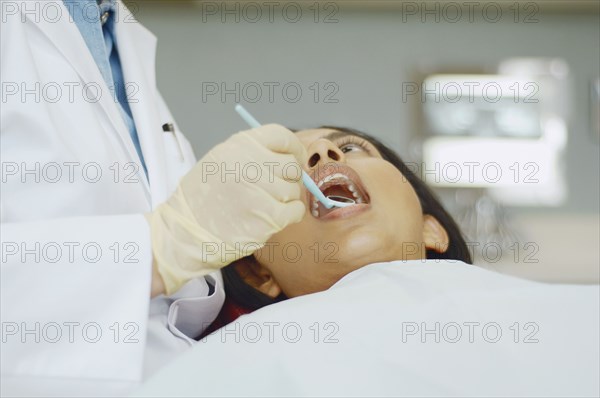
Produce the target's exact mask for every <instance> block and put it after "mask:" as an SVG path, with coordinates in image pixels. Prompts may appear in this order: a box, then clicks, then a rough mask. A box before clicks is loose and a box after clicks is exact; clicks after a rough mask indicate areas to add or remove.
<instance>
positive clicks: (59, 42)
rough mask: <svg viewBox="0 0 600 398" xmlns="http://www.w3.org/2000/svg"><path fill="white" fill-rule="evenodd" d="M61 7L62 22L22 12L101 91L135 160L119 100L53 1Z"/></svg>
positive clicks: (103, 104)
mask: <svg viewBox="0 0 600 398" xmlns="http://www.w3.org/2000/svg"><path fill="white" fill-rule="evenodd" d="M55 5H56V6H57V7H60V8H61V12H62V14H61V15H62V16H61V21H59V22H58V23H57V21H55V20H54V21H53V20H50V19H47V18H40V17H39V15H36V13H24V14H25V16H26V17H27V18H28V19H29V20H30V22H32V23H33V24H35V25H36V26H38V27H39V29H40V30H41V31H42V32H43V33H44V34H45V35H46V36H47V37H48V38H49V39H50V41H51V42H52V43H53V44H54V46H55V47H56V48H57V49H58V50H59V51H60V52H61V53H62V54H63V56H64V57H65V58H66V59H67V61H68V62H69V63H70V64H71V66H72V67H73V69H74V70H75V72H76V73H77V74H78V75H79V77H80V78H81V80H82V82H83V84H89V83H93V84H96V85H97V86H98V87H99V88H100V90H101V97H100V99H99V101H98V103H99V104H100V106H101V107H102V109H103V110H104V112H105V113H106V116H107V117H108V120H109V121H110V123H111V125H112V126H113V127H114V131H115V132H116V133H117V134H118V135H119V138H120V140H121V142H122V144H123V147H124V148H125V150H126V152H127V153H128V155H129V157H130V159H131V160H132V161H135V160H137V159H138V155H137V152H136V150H135V146H134V145H133V141H132V140H131V136H130V135H129V130H128V128H127V126H126V125H125V121H124V120H123V117H122V116H121V114H120V110H119V108H118V106H119V105H118V102H115V100H114V99H113V95H112V92H111V91H110V90H109V87H108V85H107V84H106V81H105V80H104V77H103V76H102V74H101V73H100V69H99V68H98V66H97V65H96V61H94V57H92V54H91V53H90V51H89V49H88V48H87V44H86V43H85V41H84V40H83V37H82V36H81V33H80V32H79V29H78V28H77V25H76V24H75V23H74V22H72V20H71V19H70V14H69V10H68V9H67V8H66V7H65V5H64V4H63V2H62V1H60V2H57V3H56V4H55ZM147 185H148V184H147V183H146V182H144V183H143V186H144V187H145V190H146V192H148V186H147Z"/></svg>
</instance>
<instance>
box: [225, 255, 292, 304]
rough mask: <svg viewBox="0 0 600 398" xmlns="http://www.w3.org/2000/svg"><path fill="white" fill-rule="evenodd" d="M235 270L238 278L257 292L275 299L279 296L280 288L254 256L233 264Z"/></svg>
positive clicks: (269, 272)
mask: <svg viewBox="0 0 600 398" xmlns="http://www.w3.org/2000/svg"><path fill="white" fill-rule="evenodd" d="M235 270H236V271H237V273H238V274H239V275H240V277H241V278H242V279H243V280H244V282H246V284H248V285H249V286H252V287H253V288H255V289H256V290H258V291H259V292H261V293H263V294H266V295H267V296H269V297H271V298H275V297H277V296H279V295H280V294H281V287H280V286H279V284H278V283H277V281H276V280H275V278H273V274H271V271H269V269H267V268H266V267H264V266H262V265H261V264H260V263H259V262H258V261H256V259H255V258H254V256H249V257H246V258H244V259H242V260H239V261H238V262H237V263H236V264H235Z"/></svg>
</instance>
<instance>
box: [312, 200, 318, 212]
mask: <svg viewBox="0 0 600 398" xmlns="http://www.w3.org/2000/svg"><path fill="white" fill-rule="evenodd" d="M312 209H313V210H319V202H317V201H316V200H314V201H313V203H312Z"/></svg>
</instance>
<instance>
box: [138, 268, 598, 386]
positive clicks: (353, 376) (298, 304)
mask: <svg viewBox="0 0 600 398" xmlns="http://www.w3.org/2000/svg"><path fill="white" fill-rule="evenodd" d="M599 303H600V290H599V287H598V286H597V285H588V286H585V285H555V284H554V285H549V284H542V283H536V282H530V281H526V280H521V279H517V278H513V277H508V276H503V275H500V274H497V273H494V272H491V271H486V270H483V269H480V268H477V267H475V266H471V265H467V264H464V263H460V262H449V261H440V262H436V261H432V260H430V261H426V262H423V261H411V262H391V263H380V264H372V265H369V266H367V267H364V268H362V269H360V270H358V271H355V272H353V273H351V274H349V275H347V276H346V277H345V278H343V279H342V280H341V281H339V282H338V283H337V284H336V285H335V286H333V287H332V288H331V289H329V290H327V291H325V292H321V293H318V294H312V295H308V296H304V297H299V298H296V299H292V300H288V301H286V302H283V303H280V304H276V305H272V306H269V307H265V308H263V309H261V310H259V311H256V312H254V313H252V314H249V315H246V316H243V317H241V318H239V319H238V321H236V322H235V323H234V324H232V325H230V326H229V327H228V328H227V329H229V333H225V332H224V329H221V330H220V331H217V332H215V333H214V334H213V335H211V336H209V337H208V338H207V339H206V340H205V341H201V342H199V343H198V344H197V345H196V346H195V347H194V349H192V350H191V351H189V352H187V353H186V354H184V355H183V356H182V357H180V358H179V359H178V360H176V361H175V362H173V363H172V364H171V365H170V366H168V367H166V368H164V369H163V370H162V371H161V372H159V373H158V374H157V375H156V376H155V377H154V378H152V379H151V380H149V381H148V382H147V383H145V385H144V386H143V387H142V388H141V389H140V390H139V391H138V392H137V394H136V395H137V396H315V395H319V396H331V395H335V396H365V395H366V396H415V395H417V396H423V395H429V396H431V395H435V396H448V395H450V396H489V395H495V396H517V395H518V396H531V395H537V396H575V395H576V396H598V394H599V391H600V387H599V376H598V375H599V373H600V369H599V362H600V354H599V336H600V335H599V313H600V308H599V306H600V304H599ZM269 322H277V323H278V324H279V325H278V326H275V325H273V324H269ZM315 322H318V329H319V331H320V333H319V335H318V337H317V335H316V334H315V332H314V329H315V328H317V327H313V328H312V329H311V325H314V324H315ZM436 322H438V323H439V327H438V330H439V342H435V337H436V336H435V334H434V333H431V334H426V333H425V334H423V333H421V332H417V333H416V334H409V333H408V332H409V331H410V330H411V328H412V327H414V326H415V325H416V326H417V327H418V328H419V329H420V330H423V327H425V328H428V329H433V330H435V327H436V326H435V325H436ZM453 322H454V323H456V324H457V325H458V326H456V325H455V324H454V323H453ZM466 322H476V323H479V326H476V325H474V324H471V325H473V326H471V327H472V328H473V329H471V330H474V333H473V335H472V336H473V337H472V342H470V339H469V326H468V325H469V324H465V323H466ZM515 322H518V326H517V325H515ZM327 323H330V324H329V326H325V325H326V324H327ZM422 323H424V324H422ZM269 325H272V326H269ZM285 325H287V329H286V330H287V333H286V334H284V333H283V330H284V326H285ZM296 325H298V326H296ZM332 325H333V326H332ZM270 327H271V328H272V329H269V328H270ZM484 327H485V328H486V333H485V336H484V333H483V329H484ZM236 328H237V329H236ZM403 328H404V329H403ZM517 329H518V330H519V333H518V335H517V334H516V331H515V330H517ZM236 330H237V332H236ZM269 330H271V331H274V332H273V333H272V338H271V339H269ZM296 330H301V332H302V336H301V338H300V339H299V341H298V342H295V343H294V342H291V341H293V340H294V339H295V334H296V333H295V332H296ZM335 330H337V331H336V332H335V334H334V335H333V336H330V337H332V338H334V339H337V340H338V342H337V343H335V342H330V343H326V342H325V340H326V336H327V335H328V334H329V333H332V332H333V331H335ZM458 330H461V331H462V333H463V334H462V338H460V339H459V341H458V342H454V343H453V342H452V341H453V340H455V339H456V336H457V334H456V332H457V331H458ZM497 330H500V331H501V333H502V335H501V337H500V338H499V341H497V342H495V343H494V342H491V341H493V340H495V339H496V331H497ZM257 331H261V332H262V337H261V338H259V339H258V341H256V342H255V341H254V340H256V337H257V333H256V332H257ZM413 331H414V330H413ZM236 338H237V339H238V341H237V342H236V341H235V340H236ZM422 339H424V340H425V342H422ZM486 339H487V340H486ZM270 340H271V341H270ZM515 340H516V341H517V342H515ZM525 340H528V341H530V342H525ZM535 340H537V341H538V342H533V341H535Z"/></svg>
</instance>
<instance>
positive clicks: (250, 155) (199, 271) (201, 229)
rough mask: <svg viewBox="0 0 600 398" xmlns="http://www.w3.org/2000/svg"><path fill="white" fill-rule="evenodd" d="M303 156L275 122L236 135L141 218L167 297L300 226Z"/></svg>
mask: <svg viewBox="0 0 600 398" xmlns="http://www.w3.org/2000/svg"><path fill="white" fill-rule="evenodd" d="M306 157H307V154H306V149H305V148H304V146H303V145H302V143H301V142H300V141H299V140H298V138H297V137H296V136H295V135H294V133H292V132H291V131H289V130H288V129H286V128H284V127H282V126H279V125H275V124H270V125H264V126H261V127H259V128H256V129H251V130H247V131H242V132H239V133H237V134H235V135H233V136H232V137H230V138H229V139H228V140H227V141H225V142H223V143H221V144H219V145H217V146H216V147H214V148H213V149H212V150H211V151H210V152H209V153H208V154H207V155H206V156H204V157H203V158H202V159H201V160H200V161H199V162H198V163H197V164H196V165H195V166H194V167H193V168H192V170H191V171H190V172H189V173H188V174H186V175H185V176H184V177H183V178H182V179H181V181H180V183H179V186H178V188H177V190H176V191H175V193H173V195H172V196H171V197H170V198H169V199H168V200H167V201H166V202H165V203H163V204H162V205H160V206H159V207H157V208H156V210H154V211H153V212H151V213H148V214H147V215H146V218H147V220H148V222H149V223H150V230H151V235H152V248H153V253H154V262H155V266H156V268H157V270H158V273H159V274H160V276H162V279H163V281H164V286H165V290H166V294H172V293H174V292H175V291H177V290H178V289H179V288H180V287H181V286H182V285H183V284H185V283H186V282H187V281H189V280H190V279H192V278H196V277H199V276H202V275H206V274H208V273H210V272H213V271H215V270H217V269H219V268H221V267H224V266H226V265H227V264H229V263H231V262H233V261H235V260H237V259H239V258H242V257H244V256H247V255H250V254H252V253H253V252H254V251H256V250H258V249H259V248H260V247H262V246H264V244H265V243H266V242H267V240H268V239H269V238H270V237H271V236H272V235H273V234H274V233H276V232H279V231H281V230H282V229H283V228H285V227H286V226H287V225H288V224H290V223H295V222H298V221H300V220H301V219H302V217H303V216H304V213H305V206H304V203H303V202H302V200H301V199H300V195H301V192H302V182H301V175H300V171H301V167H300V165H302V164H305V161H306ZM286 166H287V167H286Z"/></svg>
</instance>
